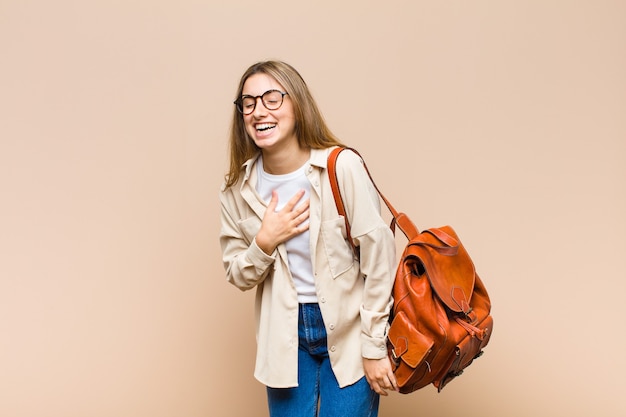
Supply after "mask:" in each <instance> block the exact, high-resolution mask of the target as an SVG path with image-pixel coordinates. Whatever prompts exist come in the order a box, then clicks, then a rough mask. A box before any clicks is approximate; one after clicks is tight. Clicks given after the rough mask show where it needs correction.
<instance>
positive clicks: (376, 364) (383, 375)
mask: <svg viewBox="0 0 626 417" xmlns="http://www.w3.org/2000/svg"><path fill="white" fill-rule="evenodd" d="M363 370H364V371H365V378H366V379H367V382H368V383H369V384H370V387H372V389H373V390H374V391H375V392H377V393H378V394H380V395H388V394H387V391H386V390H392V391H397V390H398V383H397V382H396V377H395V376H394V374H393V371H392V369H391V361H390V360H389V358H388V357H385V358H382V359H367V358H363Z"/></svg>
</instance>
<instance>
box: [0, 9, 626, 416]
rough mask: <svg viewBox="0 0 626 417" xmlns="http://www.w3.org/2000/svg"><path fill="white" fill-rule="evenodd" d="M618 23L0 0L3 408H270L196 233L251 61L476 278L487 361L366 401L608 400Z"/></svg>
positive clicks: (620, 231)
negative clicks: (303, 95) (275, 65)
mask: <svg viewBox="0 0 626 417" xmlns="http://www.w3.org/2000/svg"><path fill="white" fill-rule="evenodd" d="M625 43H626V3H624V2H622V1H578V0H573V1H565V0H563V1H556V0H542V1H539V0H537V1H496V0H493V1H484V0H483V1H414V0H411V1H397V0H391V1H387V2H382V3H381V2H368V1H345V2H342V1H336V0H332V1H330V0H323V1H316V2H296V1H293V0H289V1H287V0H285V1H264V2H259V1H251V0H239V1H232V2H226V1H223V2H222V1H200V0H196V1H191V0H182V1H176V2H174V1H164V0H160V1H156V0H144V1H136V0H130V1H113V0H106V1H104V0H102V1H85V2H78V1H66V0H61V1H54V2H52V1H50V2H48V1H35V0H20V1H17V0H13V1H12V0H1V1H0V199H1V201H0V213H1V216H0V257H1V260H0V415H2V416H7V417H52V416H55V417H56V416H59V417H61V416H62V417H87V416H89V417H100V416H102V417H104V416H107V417H111V416H115V417H161V416H163V417H179V416H184V417H199V416H220V417H221V416H225V417H227V416H235V417H239V416H266V415H267V413H266V411H265V395H264V390H263V387H262V386H261V385H260V384H258V383H257V382H256V381H255V380H254V379H253V377H252V367H253V352H254V332H253V326H252V322H253V316H252V314H253V309H252V302H253V298H252V297H253V294H252V293H251V292H250V293H240V292H239V291H238V290H236V289H235V288H234V287H232V286H230V285H228V284H227V283H226V282H225V279H224V273H223V269H222V266H221V261H220V253H219V246H218V241H217V237H218V231H219V219H218V203H217V192H218V189H219V185H220V182H221V178H222V174H223V172H224V170H225V167H226V162H225V161H226V145H225V142H226V137H227V132H228V123H229V116H230V114H231V110H232V107H231V102H232V100H233V99H234V93H235V88H236V84H237V82H238V79H239V77H240V75H241V73H242V72H243V71H244V70H245V68H246V67H247V66H248V65H250V64H252V63H253V62H255V61H257V60H261V59H266V58H279V59H283V60H286V61H287V62H290V63H291V64H293V65H294V66H295V67H296V68H298V69H299V70H300V72H301V73H302V75H303V76H304V77H305V79H306V80H307V81H308V83H309V85H310V87H311V89H312V90H313V93H314V95H315V97H316V98H317V100H318V101H319V105H320V107H321V108H322V110H323V112H324V114H325V115H326V117H327V119H328V122H329V123H330V125H331V127H332V128H333V130H334V131H335V132H336V133H337V134H338V135H339V136H340V137H341V138H342V139H343V140H344V141H345V142H347V143H349V144H351V145H353V146H355V147H357V148H359V149H360V150H361V153H362V154H363V155H364V157H365V158H366V160H367V162H368V165H369V167H370V169H371V171H372V173H373V174H374V176H375V177H376V179H377V181H378V183H379V186H380V187H381V188H382V189H383V190H384V191H385V193H386V194H387V196H388V197H389V198H390V199H391V200H392V202H394V203H395V205H396V206H397V207H398V208H399V209H401V210H404V211H407V212H408V214H409V215H410V216H411V217H412V218H413V219H414V220H415V222H416V223H417V225H418V226H419V227H420V228H425V227H428V226H439V225H443V224H452V225H453V226H454V227H455V228H456V229H457V231H458V232H459V234H460V235H461V237H462V239H463V241H464V242H465V245H466V247H467V248H468V250H469V251H470V253H471V254H472V256H473V258H474V261H475V263H476V265H477V268H478V271H479V273H480V275H481V276H482V278H483V279H484V281H485V282H486V284H487V287H488V289H489V291H490V295H491V297H492V301H493V315H494V317H495V331H494V336H493V339H492V342H491V343H490V345H489V346H488V348H487V349H486V353H485V355H484V356H483V357H482V358H481V359H480V360H479V361H477V362H476V363H475V364H474V365H472V367H470V368H469V369H468V370H467V372H466V373H465V374H464V375H463V376H462V377H461V378H459V379H458V380H457V381H455V382H453V383H452V384H451V385H449V386H448V387H447V388H446V389H445V390H444V391H443V392H442V393H441V394H437V393H436V392H435V390H434V388H425V389H424V390H422V391H419V392H417V393H414V394H411V395H408V396H402V395H400V394H396V395H392V396H390V397H388V398H384V399H383V402H382V409H381V415H383V416H390V417H403V416H431V417H438V416H442V417H443V416H445V417H451V416H461V415H462V416H464V417H473V416H511V417H513V416H565V415H567V416H570V417H573V416H580V417H588V416H592V415H593V416H607V417H608V416H618V415H625V414H626V405H624V404H625V403H624V401H623V395H624V382H623V375H624V373H625V372H626V360H625V356H626V355H625V354H624V351H625V348H626V343H625V336H624V333H625V332H624V329H625V327H624V320H623V319H621V317H622V315H623V310H624V294H625V293H626V284H625V280H626V274H625V272H624V259H625V252H626V239H624V236H625V234H626V221H625V218H624V213H626V187H625V186H624V185H625V179H626V164H625V162H626V161H625V160H626V158H625V157H626V118H625V115H626V77H625V76H624V74H626V44H625ZM416 170H417V173H418V174H419V175H416ZM401 243H402V241H401V240H399V244H401Z"/></svg>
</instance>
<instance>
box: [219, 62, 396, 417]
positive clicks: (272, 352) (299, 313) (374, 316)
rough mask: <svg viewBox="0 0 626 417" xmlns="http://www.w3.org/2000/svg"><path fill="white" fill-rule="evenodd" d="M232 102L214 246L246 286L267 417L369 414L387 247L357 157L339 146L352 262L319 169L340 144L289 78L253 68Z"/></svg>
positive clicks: (383, 374)
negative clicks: (357, 254) (217, 243)
mask: <svg viewBox="0 0 626 417" xmlns="http://www.w3.org/2000/svg"><path fill="white" fill-rule="evenodd" d="M236 97H237V99H236V100H235V109H234V110H233V112H234V113H233V120H232V126H231V137H230V168H229V172H228V174H227V175H226V178H225V183H224V186H223V187H222V191H221V193H220V201H221V221H222V229H221V232H220V243H221V247H222V253H223V260H224V267H225V269H226V274H227V278H228V281H229V282H231V283H232V284H233V285H235V286H236V287H238V288H239V289H241V290H249V289H252V288H256V304H255V313H256V333H257V334H256V336H257V358H256V367H255V377H256V378H257V379H258V380H259V381H260V382H262V383H263V384H265V385H266V386H267V397H268V405H269V409H270V416H271V417H281V416H289V417H294V416H307V417H313V416H316V415H319V416H320V417H330V416H341V417H345V416H347V415H349V416H355V417H358V416H376V415H377V414H378V404H379V395H387V391H386V390H396V389H397V385H396V381H395V378H394V375H393V372H392V370H391V363H390V361H389V358H388V355H387V348H386V332H387V328H388V318H389V310H390V307H391V303H392V299H391V290H392V285H393V277H394V273H395V243H394V238H393V235H392V233H391V230H390V229H389V227H388V226H387V225H386V223H385V221H384V220H383V219H382V218H381V216H380V202H379V198H378V194H377V193H376V191H375V189H374V188H373V185H372V183H371V181H370V179H369V177H368V175H367V173H366V171H365V169H364V167H363V165H362V161H361V160H360V158H358V156H357V155H356V154H354V153H352V152H342V153H341V155H340V157H339V158H338V160H337V175H338V177H339V181H340V187H341V192H342V194H343V196H344V199H345V200H346V201H345V203H346V206H347V213H348V217H349V219H350V223H351V236H352V239H353V241H354V243H355V244H356V245H358V246H359V248H360V257H359V258H360V261H359V260H357V258H356V257H355V256H354V253H353V250H352V247H351V245H350V243H349V242H348V241H347V240H346V230H345V223H344V221H343V218H342V217H340V216H339V215H338V213H337V210H336V207H335V203H334V200H333V196H332V191H331V189H330V183H329V181H328V174H327V171H326V162H327V157H328V154H329V152H330V150H331V149H332V148H333V147H335V146H338V145H341V143H340V142H339V140H338V139H337V138H336V137H335V136H334V135H333V134H332V133H331V132H330V130H329V129H328V127H327V126H326V124H325V122H324V120H323V117H322V116H321V113H320V112H319V110H318V108H317V106H316V104H315V101H314V100H313V97H312V95H311V93H310V91H309V89H308V87H307V85H306V83H305V82H304V80H303V79H302V77H301V76H300V74H298V72H297V71H296V70H295V69H294V68H293V67H291V66H290V65H288V64H286V63H284V62H279V61H267V62H260V63H257V64H254V65H252V66H251V67H250V68H248V70H247V71H246V72H245V73H244V74H243V76H242V78H241V82H240V83H239V88H238V90H237V96H236ZM317 413H319V414H317Z"/></svg>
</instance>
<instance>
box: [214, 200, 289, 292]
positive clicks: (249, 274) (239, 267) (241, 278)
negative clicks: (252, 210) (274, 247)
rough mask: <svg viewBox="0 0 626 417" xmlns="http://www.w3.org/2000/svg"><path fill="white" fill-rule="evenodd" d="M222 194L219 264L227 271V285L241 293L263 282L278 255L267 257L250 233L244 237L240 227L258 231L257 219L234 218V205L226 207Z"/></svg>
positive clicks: (226, 202) (227, 202)
mask: <svg viewBox="0 0 626 417" xmlns="http://www.w3.org/2000/svg"><path fill="white" fill-rule="evenodd" d="M227 192H229V191H228V190H227V191H224V192H222V193H220V203H221V215H220V217H221V230H220V246H221V249H222V261H223V263H224V269H225V270H226V278H227V280H228V282H230V283H231V284H233V285H234V286H236V287H237V288H239V289H240V290H242V291H245V290H249V289H251V288H254V287H255V286H257V285H258V284H259V283H261V282H263V281H264V280H265V278H266V277H267V276H268V274H269V272H270V271H271V269H272V265H273V264H274V261H275V260H276V254H277V252H276V251H274V253H272V254H271V255H268V254H266V253H265V252H263V250H261V248H259V246H258V245H257V243H256V239H255V238H254V237H252V236H254V235H256V231H258V230H256V231H255V232H254V233H250V236H246V235H245V234H244V233H243V231H242V224H243V223H246V222H248V223H251V222H255V223H258V227H260V224H261V221H260V220H259V219H256V218H252V219H244V220H243V221H242V219H237V218H235V217H233V215H232V212H234V211H236V210H234V208H233V205H232V204H230V205H229V201H228V198H227V196H226V193H227ZM248 228H249V229H254V228H257V227H256V225H249V226H248Z"/></svg>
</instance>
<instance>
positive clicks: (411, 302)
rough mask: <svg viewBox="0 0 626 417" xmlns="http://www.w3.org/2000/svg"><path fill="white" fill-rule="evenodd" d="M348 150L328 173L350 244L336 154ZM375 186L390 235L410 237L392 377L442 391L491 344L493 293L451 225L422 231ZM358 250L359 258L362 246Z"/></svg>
mask: <svg viewBox="0 0 626 417" xmlns="http://www.w3.org/2000/svg"><path fill="white" fill-rule="evenodd" d="M345 149H349V150H351V151H353V152H355V153H356V154H357V155H359V153H358V152H357V151H356V150H354V149H352V148H343V147H338V148H335V149H333V151H332V152H331V154H330V155H329V158H328V176H329V178H330V182H331V188H332V190H333V196H334V198H335V203H336V205H337V211H338V212H339V214H340V215H342V216H344V219H345V221H346V231H347V234H348V240H349V241H350V242H352V239H351V237H350V223H349V221H348V218H347V216H346V211H345V207H344V203H343V200H342V198H341V193H340V192H339V185H338V178H337V173H336V170H335V163H336V160H337V157H338V156H339V153H340V152H342V151H343V150H345ZM359 156H360V155H359ZM364 166H365V169H366V171H367V173H368V175H370V173H369V170H368V169H367V166H366V165H365V164H364ZM370 178H371V175H370ZM372 183H374V181H373V179H372ZM374 187H375V188H376V190H377V191H378V193H379V195H380V196H381V198H382V200H383V201H384V202H385V204H386V205H387V208H388V209H389V211H391V214H392V216H393V220H392V222H391V228H392V231H393V232H394V234H395V227H396V226H397V227H398V228H399V229H400V230H401V231H402V232H403V233H404V235H405V236H406V237H407V239H408V242H407V244H406V246H405V248H404V252H403V253H402V256H401V257H400V262H399V265H398V269H397V272H396V277H395V282H394V286H393V299H394V303H393V308H392V311H391V317H390V323H391V325H390V328H389V332H388V342H387V348H388V353H389V357H390V359H391V361H392V366H393V372H394V375H395V377H396V380H397V382H398V386H399V387H400V392H401V393H403V394H408V393H411V392H413V391H416V390H418V389H420V388H422V387H424V386H426V385H429V384H433V385H434V386H435V387H436V388H437V390H438V391H441V390H442V389H443V387H444V386H445V385H446V384H447V383H448V382H450V381H451V380H452V379H454V378H455V377H457V376H459V375H461V373H463V369H464V368H466V367H467V366H469V365H470V364H471V363H472V361H473V360H474V359H475V358H477V357H478V356H480V355H481V354H482V353H483V348H484V347H485V346H486V345H487V343H489V338H490V336H491V333H492V328H493V319H492V317H491V302H490V299H489V295H488V294H487V290H486V288H485V286H484V285H483V283H482V281H481V280H480V278H479V277H478V275H477V274H476V271H475V268H474V263H473V262H472V260H471V258H470V256H469V254H468V253H467V251H466V250H465V248H464V247H463V244H462V243H461V241H460V240H459V237H458V236H457V234H456V232H455V231H454V230H453V229H452V227H450V226H443V227H439V228H431V229H428V230H424V231H422V232H421V233H420V232H419V231H418V229H417V228H416V227H415V225H414V224H413V222H412V221H411V220H410V219H409V218H408V217H407V216H406V214H404V213H399V212H397V211H396V210H395V208H394V207H393V206H392V205H391V203H389V201H388V200H387V199H386V198H385V196H384V195H383V194H382V193H381V192H380V190H379V189H378V187H377V186H376V184H375V183H374ZM355 252H356V253H357V254H358V249H357V248H355Z"/></svg>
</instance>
